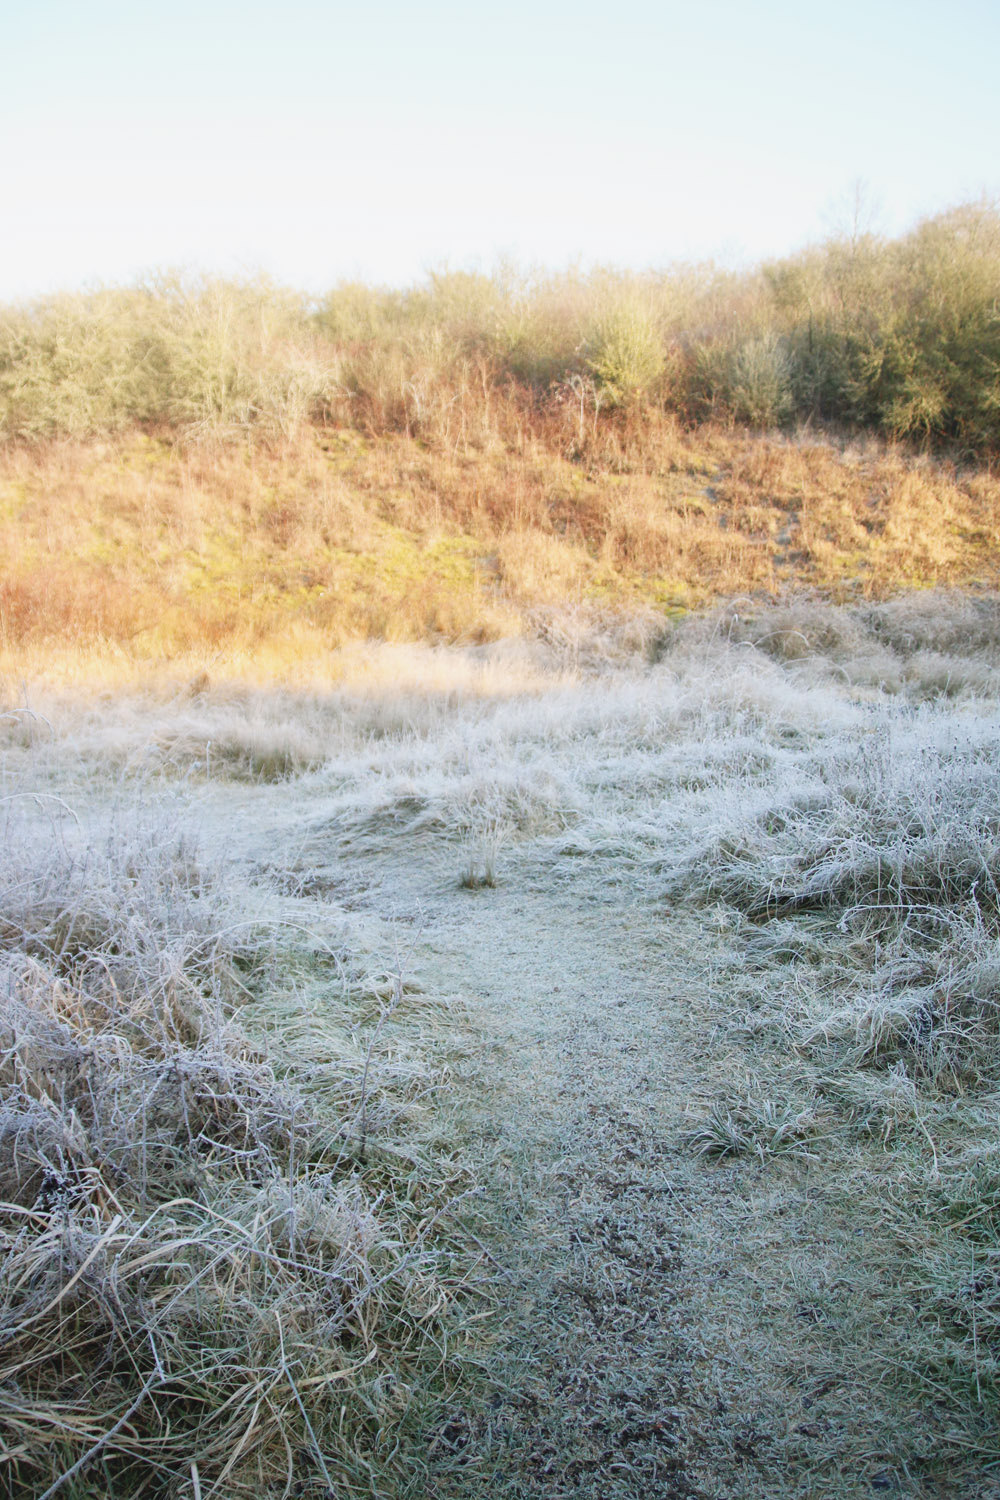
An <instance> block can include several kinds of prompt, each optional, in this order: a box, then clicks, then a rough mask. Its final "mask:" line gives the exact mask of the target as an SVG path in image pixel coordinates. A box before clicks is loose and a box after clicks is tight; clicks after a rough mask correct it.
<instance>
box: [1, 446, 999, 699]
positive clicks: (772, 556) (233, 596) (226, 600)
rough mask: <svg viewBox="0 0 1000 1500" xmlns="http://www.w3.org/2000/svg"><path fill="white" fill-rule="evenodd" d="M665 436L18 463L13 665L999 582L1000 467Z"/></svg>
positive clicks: (193, 659)
mask: <svg viewBox="0 0 1000 1500" xmlns="http://www.w3.org/2000/svg"><path fill="white" fill-rule="evenodd" d="M646 425H647V433H646V451H645V454H644V456H643V458H642V460H641V461H637V462H636V463H634V464H633V463H631V462H629V461H628V460H627V459H626V458H624V457H623V458H622V460H621V462H618V463H615V464H611V463H608V462H600V463H597V462H595V463H593V464H591V463H584V462H581V461H579V460H573V459H571V458H569V457H567V456H566V455H565V454H562V453H560V452H559V451H558V450H555V451H554V450H553V448H552V447H550V446H547V445H545V444H542V443H538V442H534V441H531V442H528V441H526V442H525V443H524V444H523V445H521V446H519V447H514V448H510V449H508V448H501V449H498V450H497V451H485V452H480V451H475V452H461V451H460V452H457V453H456V452H454V451H443V450H441V449H440V448H438V447H436V446H434V445H429V444H425V443H422V442H420V441H419V440H417V439H415V438H408V437H406V436H405V435H398V434H397V435H388V436H384V437H380V438H366V437H363V436H361V435H360V434H357V433H354V432H351V431H339V430H338V431H325V432H323V433H315V432H313V430H312V429H310V430H308V431H306V432H303V433H302V434H300V435H299V437H298V438H297V439H296V440H294V441H291V440H289V441H287V442H285V443H282V444H280V445H278V446H273V445H261V444H254V445H250V446H248V445H246V444H237V445H235V446H234V445H224V446H215V445H212V446H211V447H205V446H203V445H202V446H196V447H194V448H191V447H189V446H186V445H183V444H178V443H176V442H174V441H171V440H167V439H165V438H157V437H147V436H142V435H138V434H133V435H125V436H122V437H120V438H118V439H116V440H115V441H113V442H112V441H109V440H106V439H102V440H96V439H92V440H88V441H86V442H65V443H63V442H60V443H57V444H52V445H47V446H45V447H44V448H43V449H40V450H36V449H25V448H14V449H8V450H7V451H5V452H4V453H3V454H2V455H0V547H2V549H3V553H4V557H5V566H4V569H3V576H2V579H0V652H2V657H0V660H2V662H3V664H4V666H5V667H6V669H7V670H8V671H13V672H15V673H16V672H17V671H18V670H20V668H19V665H18V664H19V663H20V664H21V665H22V666H23V665H24V664H25V663H26V662H28V661H35V662H39V663H40V662H41V661H42V660H43V659H47V660H48V661H49V662H50V664H51V665H54V664H55V662H56V661H57V660H59V659H63V660H68V659H69V658H71V657H76V658H77V659H78V660H79V659H81V653H83V654H84V655H88V656H89V657H91V658H94V659H96V658H102V659H103V661H104V664H105V670H108V669H111V668H112V667H114V666H115V665H117V668H118V669H119V670H121V671H123V672H125V673H126V674H127V672H128V671H129V670H130V664H131V666H132V668H135V667H145V666H148V665H149V664H151V663H157V662H159V663H169V662H174V663H175V664H176V663H178V662H179V663H185V662H186V663H188V664H191V663H197V662H201V663H202V664H204V663H205V662H211V661H213V660H215V661H217V662H221V661H223V660H227V661H229V662H230V663H234V664H235V663H239V662H242V663H243V669H244V670H249V671H251V672H254V671H255V672H256V673H257V674H258V675H260V674H264V675H267V674H268V673H269V672H270V673H273V672H275V671H277V672H280V671H282V670H284V671H290V670H293V669H295V667H296V664H298V667H299V668H300V669H303V670H304V669H305V668H306V665H307V663H313V664H317V663H324V662H328V661H329V654H330V651H331V650H332V649H335V648H337V647H340V646H343V645H344V644H345V643H347V642H350V641H352V640H357V639H370V638H374V639H384V640H390V641H418V640H428V639H430V640H445V641H457V642H461V641H466V642H476V641H479V642H482V641H489V640H496V639H499V638H502V637H506V636H514V635H520V634H525V633H527V634H529V635H531V634H533V633H535V632H537V630H538V629H539V628H540V625H541V622H542V621H543V618H544V617H545V616H546V615H548V616H552V615H553V614H554V613H556V614H558V613H560V612H562V613H563V614H565V613H566V611H567V609H569V610H570V611H573V610H576V611H577V612H578V613H579V612H580V611H583V612H585V613H587V612H589V613H590V614H591V615H599V614H602V613H603V614H605V615H606V614H608V613H611V614H618V615H623V614H628V613H631V614H633V615H636V616H639V617H643V616H645V617H646V618H647V619H648V620H650V621H655V619H656V618H659V619H660V621H661V624H662V626H663V627H664V628H666V627H667V625H668V624H669V621H670V619H671V618H673V617H676V615H677V614H678V613H679V612H682V611H684V610H686V609H690V608H693V607H697V606H698V605H702V604H704V603H705V602H707V601H710V600H711V599H713V598H718V597H720V596H721V597H726V596H728V597H732V596H735V595H738V594H755V595H761V594H763V595H770V596H772V597H773V596H775V595H780V594H781V593H783V592H786V591H787V590H788V589H789V588H790V587H795V586H797V587H803V586H804V587H806V588H812V589H814V590H817V591H821V592H823V593H826V594H827V595H829V596H831V597H834V598H851V597H858V595H861V596H868V597H875V598H878V597H885V596H886V595H887V594H889V593H891V592H892V591H894V590H896V589H898V588H900V587H905V586H917V587H927V586H932V585H941V584H965V585H973V586H980V587H981V586H992V585H993V584H994V583H995V580H996V577H997V561H998V557H1000V542H998V539H1000V483H998V481H997V480H995V479H994V478H993V477H992V475H991V473H990V472H989V471H987V470H983V469H971V470H957V469H955V468H954V467H953V466H949V465H947V464H944V463H942V462H940V461H937V460H933V459H929V458H926V457H920V456H915V455H912V454H906V453H903V452H900V451H894V450H892V449H886V448H885V447H884V446H882V445H881V444H879V443H877V442H874V441H871V442H868V443H867V444H866V443H855V444H845V443H839V444H835V443H833V442H830V441H828V440H823V439H819V438H816V437H811V436H809V435H808V434H805V435H801V436H800V437H798V438H795V439H785V438H781V437H779V436H764V435H753V434H743V433H739V432H727V431H723V430H721V429H717V428H711V427H709V428H699V429H695V430H693V431H690V432H688V431H685V430H683V429H681V428H680V427H679V426H678V425H677V423H676V422H675V421H674V420H673V419H672V418H668V417H662V418H658V419H657V421H656V423H653V422H652V419H650V421H649V422H647V424H646ZM654 633H655V632H654ZM192 669H193V668H192Z"/></svg>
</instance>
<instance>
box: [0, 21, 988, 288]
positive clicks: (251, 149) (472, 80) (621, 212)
mask: <svg viewBox="0 0 1000 1500" xmlns="http://www.w3.org/2000/svg"><path fill="white" fill-rule="evenodd" d="M6 30H7V46H6V61H7V66H6V69H5V74H6V77H5V88H4V94H3V100H2V103H0V139H4V138H5V143H6V147H7V149H6V150H5V151H4V152H3V154H2V163H0V192H2V201H3V202H4V204H5V208H6V216H7V222H6V224H5V237H4V254H3V256H2V258H0V300H2V301H5V302H10V301H21V300H30V299H33V298H35V297H37V296H43V295H46V294H49V293H53V292H57V291H72V290H76V289H79V288H84V287H88V286H94V285H105V286H107V285H121V284H127V283H132V282H135V281H136V280H139V279H141V278H143V277H145V276H148V275H150V274H155V273H156V272H157V271H158V270H161V269H164V268H168V267H169V268H178V267H179V268H181V269H182V270H184V271H186V272H187V273H189V274H196V275H197V274H207V275H222V276H232V275H248V274H249V275H256V274H263V275H266V276H268V277H270V278H271V279H273V280H274V281H275V282H277V283H279V284H281V285H286V286H293V287H296V288H299V289H301V290H303V291H305V292H307V293H316V292H319V291H322V290H325V289H327V288H329V287H332V286H334V285H336V284H338V283H340V282H343V281H349V280H358V281H362V282H365V283H367V284H373V285H383V286H398V287H404V286H411V285H413V284H414V283H416V282H419V281H420V280H421V279H422V278H423V277H424V276H426V275H427V274H428V272H429V271H431V270H434V269H442V268H445V267H447V268H448V269H452V270H479V271H484V272H486V273H487V274H488V273H489V272H490V271H491V270H492V269H493V268H495V267H496V265H497V264H498V263H499V262H500V261H502V260H504V259H509V260H511V261H513V262H514V263H515V264H517V265H519V266H523V267H538V268H545V269H546V270H558V269H560V268H563V267H566V266H570V265H574V264H577V265H580V266H581V267H582V268H584V269H587V268H590V267H593V266H597V265H611V266H614V267H616V268H619V269H622V270H629V269H634V270H655V269H661V268H666V267H669V266H671V265H676V264H678V263H687V264H690V263H695V264H697V263H704V262H715V263H717V264H719V265H721V266H724V267H732V268H742V267H747V266H750V265H754V264H758V263H759V262H760V261H762V260H766V259H772V258H777V257H781V256H784V255H789V254H794V253H795V252H796V251H799V250H801V249H803V248H804V247H805V246H807V245H809V244H811V243H815V242H816V241H818V240H822V239H824V238H828V237H829V236H830V234H831V233H835V232H837V231H838V230H843V229H845V228H847V227H849V225H850V224H851V222H852V219H853V218H854V217H855V215H856V212H857V211H858V208H859V207H860V211H861V213H862V216H863V219H864V223H865V225H870V227H872V228H873V229H875V230H877V231H879V232H882V233H885V234H887V235H897V234H899V233H902V232H904V231H905V230H906V229H907V228H909V227H911V226H912V225H913V224H915V223H916V222H918V221H919V220H921V219H922V218H925V217H928V216H931V215H933V214H935V213H938V212H941V211H944V210H946V209H947V208H949V207H953V206H955V205H956V204H959V203H962V202H968V201H971V200H975V199H978V198H981V197H983V196H990V195H991V194H992V193H995V192H996V190H997V187H998V184H1000V174H998V172H997V169H996V166H995V160H996V156H995V149H994V142H995V136H996V129H995V123H994V120H993V118H992V108H991V100H992V97H993V83H992V78H991V76H990V75H991V67H992V61H991V60H992V58H993V57H994V56H995V55H996V44H998V43H1000V13H998V12H997V11H996V8H995V7H991V6H990V5H988V4H987V3H985V0H963V3H960V4H959V5H958V7H957V9H956V10H954V11H953V12H952V21H951V23H950V24H949V25H948V26H947V27H943V26H942V24H941V20H940V13H939V11H938V10H937V8H936V7H934V6H932V5H930V4H929V3H926V0H924V3H921V4H917V5H913V4H909V5H907V6H906V7H905V9H904V7H903V5H902V4H901V3H900V0H888V3H886V4H884V5H883V6H881V7H880V8H879V10H878V12H877V14H875V15H872V14H870V13H868V12H866V11H865V10H864V8H863V7H862V5H861V3H860V0H849V3H848V4H847V5H846V6H844V7H842V8H841V10H840V11H839V12H838V14H837V16H836V17H827V16H818V17H817V16H808V17H803V16H802V15H801V14H800V11H799V10H798V8H796V7H795V6H793V5H792V4H790V3H789V0H767V3H766V4H765V5H764V6H762V7H761V8H759V9H758V10H756V11H755V12H754V13H753V14H750V13H748V12H747V11H746V9H745V8H741V7H740V6H738V5H736V4H735V3H733V0H713V3H710V4H708V5H706V6H703V7H701V8H700V9H699V11H698V12H697V14H691V13H689V12H687V11H685V10H684V9H682V7H680V6H679V5H676V4H675V5H671V6H667V7H662V6H661V7H653V6H651V5H645V6H640V7H638V8H637V9H635V10H634V11H632V12H630V13H629V14H628V15H627V16H625V17H622V18H619V19H617V20H616V22H615V24H614V25H613V26H611V25H609V24H608V23H607V21H606V20H605V18H604V17H603V16H602V15H601V14H600V12H599V11H598V8H597V6H596V4H593V3H590V0H588V3H585V4H584V5H582V7H581V6H580V5H577V6H575V7H574V8H573V9H572V10H571V9H570V7H569V6H567V5H563V4H561V3H559V4H549V5H547V6H545V7H543V8H541V9H540V10H535V11H533V10H531V8H530V7H529V6H528V5H527V4H525V0H515V3H513V4H512V5H511V6H510V7H508V9H507V11H506V12H505V14H504V17H503V18H498V17H494V16H489V15H477V16H474V17H470V16H469V15H468V14H467V13H466V12H465V11H464V10H463V9H462V8H461V7H459V6H458V5H456V4H455V3H453V0H434V3H433V4H431V5H430V6H429V7H427V8H426V9H425V10H424V11H423V12H421V13H420V15H416V14H414V13H413V12H412V11H411V10H410V9H409V8H408V7H406V6H404V5H402V4H400V3H399V0H390V3H384V4H382V5H380V6H378V7H375V8H369V9H368V10H366V11H365V13H364V14H363V15H359V14H357V13H356V12H354V11H351V10H349V9H348V8H347V7H346V6H343V5H340V4H336V5H333V6H330V5H321V4H318V3H317V0H292V3H291V4H290V6H289V7H288V8H286V10H285V11H284V12H283V13H282V18H281V26H280V31H279V30H278V29H277V26H276V22H275V18H274V15H273V13H272V12H271V10H270V7H268V6H267V5H265V4H263V3H261V0H247V3H246V4H243V5H241V6H237V5H236V4H235V0H216V3H215V4H213V5H211V6H210V7H209V8H208V10H207V11H204V10H199V9H198V8H197V7H195V6H194V4H193V3H192V0H180V3H179V4H178V5H177V6H175V7H174V8H173V10H172V11H171V12H170V14H169V16H163V17H159V16H157V17H152V18H150V17H143V18H141V19H139V20H136V18H135V14H134V11H133V10H132V9H131V8H130V7H128V6H126V5H125V4H123V3H122V0H98V3H97V4H96V6H93V7H90V8H88V10H87V12H86V14H84V13H82V12H80V11H79V10H78V9H77V8H75V7H74V6H73V5H72V4H70V3H69V0H40V3H39V4H38V5H36V6H35V7H33V8H32V9H31V11H30V12H29V11H24V12H22V13H20V14H18V15H17V16H16V17H14V18H13V19H12V20H9V21H8V24H7V28H6ZM859 185H861V190H860V199H859V200H858V189H859ZM856 200H858V201H856Z"/></svg>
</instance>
